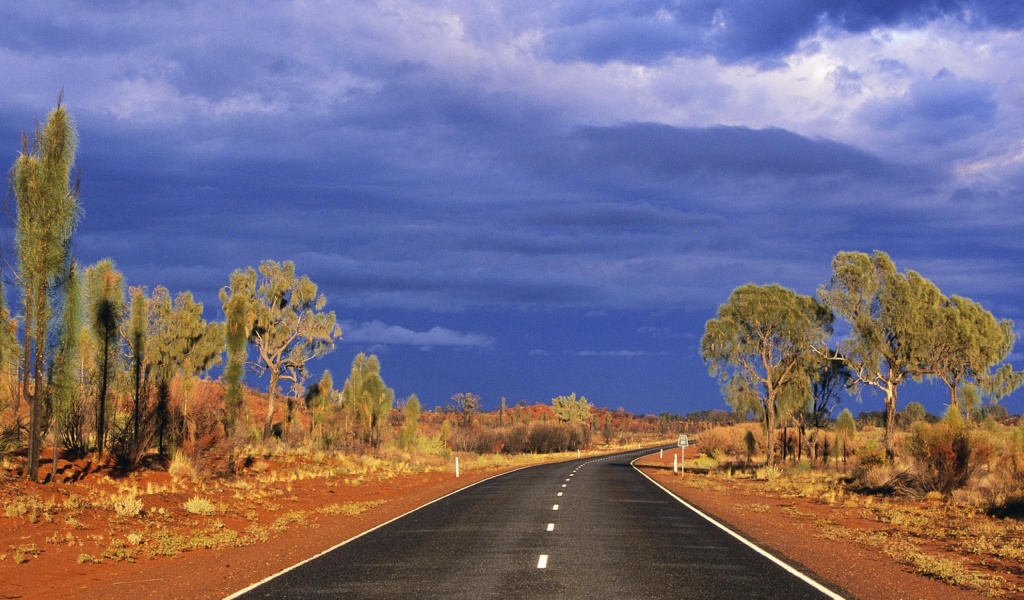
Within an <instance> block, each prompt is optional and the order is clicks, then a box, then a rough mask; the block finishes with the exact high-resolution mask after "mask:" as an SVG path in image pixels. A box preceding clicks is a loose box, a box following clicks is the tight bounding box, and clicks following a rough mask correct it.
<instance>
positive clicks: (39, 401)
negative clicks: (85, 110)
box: [10, 92, 80, 481]
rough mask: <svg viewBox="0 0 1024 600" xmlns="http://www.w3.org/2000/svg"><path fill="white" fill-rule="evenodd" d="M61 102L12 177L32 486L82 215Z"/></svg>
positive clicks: (72, 140)
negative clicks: (62, 287) (56, 305)
mask: <svg viewBox="0 0 1024 600" xmlns="http://www.w3.org/2000/svg"><path fill="white" fill-rule="evenodd" d="M62 100H63V92H62V93H61V95H60V96H59V97H58V99H57V106H56V108H54V109H53V110H52V111H51V112H50V114H49V116H48V117H47V119H46V122H45V124H44V125H43V126H42V127H40V128H37V129H36V132H35V135H34V136H33V139H32V143H31V144H29V139H28V135H25V134H23V135H22V150H21V154H19V155H18V158H17V159H16V160H15V163H14V167H13V168H12V169H11V173H10V178H11V184H12V187H13V189H14V196H15V198H16V200H17V223H16V227H15V245H16V248H17V254H18V264H17V278H18V283H19V284H20V286H21V300H22V306H23V310H24V323H25V325H24V327H25V329H24V335H23V339H24V344H23V346H22V361H21V362H22V386H21V393H22V396H23V397H24V399H25V402H26V403H27V404H28V406H29V431H28V468H27V469H26V472H25V473H26V477H27V478H28V479H29V480H32V481H35V480H37V479H38V477H39V453H40V446H41V440H40V430H41V426H42V417H43V412H44V411H45V408H46V406H45V404H46V399H47V396H48V393H49V390H48V385H47V381H46V373H47V370H48V368H49V363H50V361H51V359H52V350H51V349H50V344H49V338H50V332H51V328H52V326H53V323H52V322H51V318H50V317H51V312H52V305H51V298H50V296H51V294H52V293H53V291H54V289H55V288H56V286H57V284H58V283H59V282H60V281H61V280H62V279H64V277H65V276H66V274H67V272H68V269H69V267H70V261H69V254H70V252H69V246H70V243H71V236H72V234H73V233H74V230H75V227H76V226H77V225H78V219H79V214H80V208H79V204H78V186H77V184H76V183H74V184H73V183H72V178H71V170H72V168H73V166H74V162H75V152H76V150H77V147H78V136H77V133H76V131H75V127H74V124H73V122H72V119H71V116H70V115H69V114H68V112H67V110H66V109H65V108H64V105H63V103H62Z"/></svg>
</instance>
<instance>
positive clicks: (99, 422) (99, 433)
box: [96, 331, 110, 459]
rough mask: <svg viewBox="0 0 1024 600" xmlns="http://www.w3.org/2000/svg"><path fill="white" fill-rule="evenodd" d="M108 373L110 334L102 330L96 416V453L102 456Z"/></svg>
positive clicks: (105, 422)
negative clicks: (97, 412) (101, 370)
mask: <svg viewBox="0 0 1024 600" xmlns="http://www.w3.org/2000/svg"><path fill="white" fill-rule="evenodd" d="M109 373H110V335H109V334H108V332H106V331H104V338H103V372H102V373H100V393H99V409H98V410H99V414H98V415H97V418H96V454H97V456H98V457H100V458H101V459H102V457H103V440H104V439H105V438H106V433H107V432H106V429H107V427H106V425H107V380H108V377H109Z"/></svg>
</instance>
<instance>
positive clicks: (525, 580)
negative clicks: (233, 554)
mask: <svg viewBox="0 0 1024 600" xmlns="http://www.w3.org/2000/svg"><path fill="white" fill-rule="evenodd" d="M648 453H650V450H643V451H633V452H628V453H624V454H618V455H614V456H610V457H602V458H593V459H582V460H577V461H571V462H566V463H559V464H552V465H540V466H536V467H530V468H527V469H522V470H519V471H515V472H512V473H508V474H506V475H502V476H500V477H495V478H492V479H489V480H486V481H484V482H482V483H479V484H477V485H475V486H472V487H470V488H468V489H465V490H463V491H461V492H458V493H456V494H453V495H451V496H448V497H446V498H444V499H443V500H441V501H438V502H435V503H433V504H430V505H428V506H426V507H423V508H421V509H419V510H417V511H415V512H413V513H410V514H408V515H406V516H405V517H402V518H400V519H398V520H397V521H394V522H392V523H390V524H389V525H386V526H384V527H382V528H380V529H377V530H375V531H373V532H371V533H369V534H367V535H364V536H362V537H358V538H356V539H354V540H352V541H350V542H348V543H347V544H344V545H342V546H340V547H338V548H336V549H335V550H333V551H330V552H328V553H326V554H324V555H322V556H320V557H318V558H315V559H313V560H311V561H308V562H306V563H304V564H302V565H300V566H298V567H296V568H294V569H292V570H290V571H287V572H285V573H283V574H280V575H279V576H277V577H275V578H273V579H271V580H269V581H266V582H265V583H263V584H262V585H259V586H258V587H255V588H252V589H249V590H248V591H245V592H244V593H242V594H241V595H239V596H238V597H241V598H245V599H247V600H251V599H255V598H318V597H323V598H360V599H361V598H473V599H478V598H699V599H701V600H704V599H712V598H728V599H738V598H780V599H781V598H785V599H787V600H789V599H799V598H823V597H827V596H826V595H825V594H823V593H822V591H819V590H817V589H815V588H814V587H812V584H810V583H808V582H806V581H804V580H802V579H801V578H798V577H797V576H795V575H793V574H791V573H789V572H787V571H786V570H784V569H782V568H780V567H779V566H778V565H777V564H775V563H774V562H772V561H771V560H769V559H768V558H766V557H765V556H763V555H762V554H760V553H758V552H757V551H755V550H754V549H751V548H750V547H748V546H747V545H745V544H744V543H742V542H740V541H739V540H737V539H736V538H734V537H732V536H731V535H729V534H728V533H726V532H724V531H723V530H722V529H720V528H718V527H716V526H715V525H714V524H712V523H710V522H708V521H707V520H705V519H704V518H702V517H700V516H699V515H697V514H696V513H694V512H692V511H690V510H689V509H687V508H686V507H685V506H683V505H682V504H681V503H679V502H678V501H677V500H676V499H675V498H674V497H672V496H670V495H669V494H668V493H666V492H665V491H663V490H662V489H660V488H659V487H657V486H656V485H655V484H653V483H652V482H650V481H648V480H647V479H646V478H645V477H644V476H643V475H641V474H640V473H638V472H637V471H636V470H635V469H634V468H633V467H632V466H631V464H630V461H632V460H633V459H635V458H637V457H639V456H642V455H644V454H648Z"/></svg>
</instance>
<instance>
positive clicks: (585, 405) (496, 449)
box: [0, 102, 684, 560]
mask: <svg viewBox="0 0 1024 600" xmlns="http://www.w3.org/2000/svg"><path fill="white" fill-rule="evenodd" d="M76 142H77V137H76V134H75V129H74V124H73V121H72V119H71V117H70V115H69V114H68V112H67V110H66V109H65V107H64V105H63V104H61V103H60V102H58V105H57V107H56V108H55V109H54V110H53V111H52V112H51V113H50V114H49V116H48V117H47V119H46V120H45V122H44V123H43V124H41V125H40V126H39V128H38V129H37V131H36V132H35V134H34V136H32V137H31V138H30V137H28V136H26V137H25V139H24V141H23V147H22V152H21V154H20V155H19V156H18V158H17V160H16V161H15V164H14V165H13V167H12V169H11V171H10V182H11V192H12V196H13V198H14V199H15V200H16V203H17V205H16V208H17V210H16V211H15V214H14V223H13V225H14V228H15V247H14V248H13V249H12V250H13V253H14V256H16V258H17V260H16V261H15V263H14V264H13V265H11V266H10V272H9V273H8V275H9V277H5V280H9V281H13V282H14V283H15V285H17V286H18V288H19V291H20V292H21V298H22V302H21V305H20V307H19V308H20V310H11V309H9V308H7V307H6V305H2V304H0V460H2V461H3V463H2V466H3V468H4V469H5V470H8V471H14V472H17V473H19V474H20V475H23V476H24V477H26V478H27V479H29V480H30V481H38V482H44V483H45V482H48V481H55V480H58V481H64V482H67V481H73V480H75V479H76V478H79V477H82V476H84V474H83V471H82V469H79V468H75V467H74V466H73V463H74V462H75V461H78V460H87V461H88V464H90V465H96V467H95V468H96V469H106V470H108V471H109V470H111V469H113V470H114V471H115V472H116V473H118V474H120V475H126V474H131V473H133V472H136V471H138V470H140V469H156V470H160V471H166V472H167V473H169V474H170V475H171V476H172V477H174V478H175V479H176V480H188V481H192V482H202V481H205V480H208V479H210V478H221V479H224V478H231V477H235V476H237V475H239V474H241V473H243V472H248V470H249V469H250V468H252V467H253V463H252V461H253V460H255V464H256V465H258V464H260V462H261V460H262V459H258V458H257V459H253V456H265V457H266V458H268V459H270V458H280V457H282V456H285V457H286V456H290V455H291V453H293V452H299V453H305V454H306V455H310V456H330V457H332V458H330V459H329V460H326V459H325V460H322V461H321V460H320V458H317V459H316V460H317V461H320V462H322V463H323V464H324V466H323V467H322V469H323V470H324V471H326V472H330V473H333V475H335V476H340V477H342V480H343V481H344V482H346V483H352V484H358V483H359V480H360V478H362V477H365V476H367V475H366V474H365V473H360V472H359V469H355V470H353V469H349V468H347V467H346V468H339V467H338V464H339V463H342V464H345V463H346V462H348V461H351V460H354V461H361V460H364V459H369V460H379V461H382V464H386V465H389V466H388V467H387V468H388V469H395V470H398V471H401V472H417V471H418V472H423V471H424V470H430V469H437V468H442V467H443V468H448V464H449V461H451V460H452V458H453V457H454V456H455V455H456V454H458V453H463V454H466V453H471V454H474V455H495V456H491V457H489V458H488V457H484V458H481V459H480V461H477V460H475V459H471V460H468V461H467V460H464V461H463V462H464V467H465V466H468V465H466V463H467V462H468V463H474V462H477V463H480V464H483V463H489V464H491V465H500V464H501V463H502V461H505V460H506V457H510V456H514V455H527V454H540V453H557V452H569V451H572V452H576V451H581V450H586V449H588V448H592V447H595V446H614V445H617V444H634V443H637V442H639V441H641V440H646V439H654V438H658V437H659V436H662V437H663V436H664V435H665V434H668V433H671V432H674V431H676V430H679V429H680V428H682V427H683V426H684V424H683V423H681V422H680V421H679V420H678V419H671V418H660V419H659V418H654V417H643V418H637V417H634V416H633V415H631V414H628V413H626V412H625V411H622V410H619V411H615V412H610V411H607V410H601V409H595V408H594V407H593V405H591V404H590V403H589V401H587V399H586V398H583V397H580V398H579V399H577V397H576V395H575V394H571V395H569V396H558V397H556V398H554V399H553V400H552V404H550V405H547V404H539V405H532V406H527V405H526V403H523V402H521V403H518V404H516V405H515V406H512V407H510V406H508V403H507V401H506V400H505V399H504V398H502V399H501V408H500V409H499V410H498V411H496V412H493V413H488V412H486V411H484V410H483V399H482V398H481V397H480V396H479V395H477V394H474V393H472V392H468V391H463V392H459V393H456V394H454V395H452V396H451V399H450V402H447V403H446V404H445V406H443V407H440V406H439V407H436V408H435V409H434V410H429V409H428V408H427V407H424V406H421V403H420V400H419V398H417V397H416V396H415V395H412V396H410V397H408V398H396V397H395V393H394V391H393V390H392V389H391V388H390V387H388V386H387V385H386V383H385V380H384V376H383V368H382V365H381V363H380V360H379V359H378V358H377V357H376V356H374V355H365V354H359V355H358V356H356V357H355V360H354V361H353V363H352V366H351V371H350V372H349V373H348V374H347V377H346V378H345V380H344V381H343V382H342V381H335V379H334V376H333V375H332V374H331V373H330V372H329V371H324V372H323V373H322V374H321V375H320V376H319V377H317V376H315V375H314V371H313V367H314V366H315V362H316V360H317V359H318V358H320V357H322V356H324V355H326V354H327V353H329V352H331V351H332V350H333V349H334V346H335V341H336V340H337V339H338V338H339V337H340V336H341V329H340V327H339V326H338V324H337V320H336V317H335V314H334V313H333V312H331V311H329V310H328V309H327V302H328V300H327V298H326V297H325V296H324V294H323V293H321V292H320V290H319V289H318V287H317V285H316V284H315V283H314V282H313V281H312V280H311V279H310V278H309V277H307V276H305V275H302V274H301V273H299V272H298V271H297V269H296V266H295V264H294V263H292V262H291V261H283V262H278V261H274V260H266V261H263V262H262V263H261V264H259V265H258V266H255V267H243V268H239V269H237V270H235V271H234V272H233V273H231V274H230V275H226V277H225V281H224V287H223V288H222V289H221V292H220V295H219V299H220V302H221V305H220V306H219V307H215V308H216V309H217V310H219V314H220V315H221V317H222V319H221V320H211V321H208V320H207V319H206V318H204V314H208V313H209V312H210V311H209V310H208V307H204V306H203V304H202V303H200V302H197V301H196V300H195V299H194V297H193V296H192V293H191V292H189V291H180V292H172V291H171V290H168V289H167V288H165V287H163V286H159V285H158V286H156V287H154V288H153V289H147V288H145V287H142V286H138V285H133V284H132V282H131V281H128V280H127V279H126V277H125V275H124V274H123V273H122V272H120V271H119V270H118V268H117V265H116V262H115V260H114V259H113V258H106V259H103V260H101V261H99V262H97V263H96V264H93V265H85V266H80V265H78V264H77V262H76V261H75V258H74V256H73V252H72V250H73V243H72V242H73V240H72V236H73V234H74V231H75V226H76V225H77V223H78V219H79V216H80V213H81V212H82V209H81V207H80V205H79V200H78V193H77V190H78V186H77V181H75V180H74V178H73V173H74V172H75V171H74V161H75V151H76ZM0 292H2V290H0ZM4 297H5V296H4V295H3V294H2V293H0V300H2V299H3V298H4ZM220 365H223V369H220V370H217V371H213V369H214V368H215V367H218V366H220ZM246 373H249V374H251V375H252V376H254V377H257V378H258V377H262V378H263V380H264V381H266V382H267V387H266V389H265V391H258V390H255V389H251V388H248V387H247V386H246V385H245V383H244V382H245V375H246ZM214 375H216V376H217V379H213V378H212V377H213V376H214ZM453 385H457V382H453ZM44 447H47V448H49V449H50V450H52V453H49V455H48V456H44V455H43V450H42V449H43V448H44ZM22 450H25V453H24V454H22V453H21V452H20V451H22ZM26 455H27V459H22V456H26ZM498 455H500V457H499V456H498ZM343 457H354V458H343ZM463 458H464V459H467V458H470V457H468V456H464V457H463ZM47 460H49V463H50V464H49V467H50V468H49V472H48V473H44V472H42V471H41V470H40V464H41V463H45V461H47ZM198 492H202V490H198ZM204 501H206V498H205V497H203V496H200V495H197V496H195V497H194V498H189V499H188V500H187V502H186V501H184V500H183V501H182V503H181V504H179V507H180V506H185V508H186V510H187V511H188V512H190V513H197V514H205V513H206V512H209V511H206V510H198V509H197V508H196V507H198V506H201V505H202V504H203V502H204ZM111 506H112V510H114V511H115V512H116V514H117V515H119V516H123V517H137V516H139V515H140V514H143V515H144V514H146V513H147V512H148V510H149V509H148V508H147V507H148V505H147V504H146V502H145V500H144V499H142V498H141V497H140V496H138V495H136V494H134V493H125V494H122V495H121V496H119V497H118V499H117V502H116V503H115V504H112V505H111ZM12 510H17V509H16V508H15V509H12ZM43 514H49V513H43ZM71 518H74V517H73V516H72V517H71ZM131 547H133V545H131V544H129V545H127V546H125V547H124V548H126V549H130V548H131ZM124 551H125V552H127V550H124ZM90 560H91V559H90Z"/></svg>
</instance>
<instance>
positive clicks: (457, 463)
mask: <svg viewBox="0 0 1024 600" xmlns="http://www.w3.org/2000/svg"><path fill="white" fill-rule="evenodd" d="M455 478H456V479H458V478H459V457H458V456H456V457H455Z"/></svg>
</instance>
